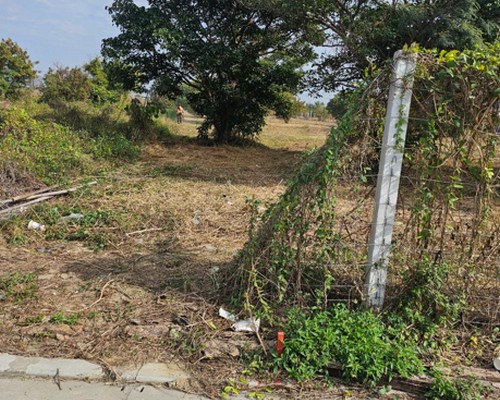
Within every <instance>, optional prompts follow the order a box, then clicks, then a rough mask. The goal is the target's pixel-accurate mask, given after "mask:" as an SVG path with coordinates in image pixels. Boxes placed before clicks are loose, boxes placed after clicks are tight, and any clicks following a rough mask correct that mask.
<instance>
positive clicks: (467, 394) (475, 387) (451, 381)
mask: <svg viewBox="0 0 500 400" xmlns="http://www.w3.org/2000/svg"><path fill="white" fill-rule="evenodd" d="M432 375H433V376H434V383H433V385H432V388H431V390H430V391H429V392H427V393H426V394H425V396H426V397H427V398H429V399H431V400H441V399H445V400H481V399H484V396H485V395H486V394H487V393H488V392H489V391H490V390H489V388H488V387H486V386H484V385H482V384H481V383H480V382H478V380H477V378H475V377H466V378H454V377H450V376H445V375H444V374H443V373H442V372H441V371H438V370H434V371H433V372H432Z"/></svg>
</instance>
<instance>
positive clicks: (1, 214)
mask: <svg viewBox="0 0 500 400" xmlns="http://www.w3.org/2000/svg"><path fill="white" fill-rule="evenodd" d="M95 184H97V182H95V181H94V182H89V183H87V184H85V185H78V186H75V187H72V188H69V189H65V190H58V191H56V192H48V193H46V192H45V191H44V192H43V193H36V192H33V193H29V194H26V195H21V196H17V197H13V198H12V199H8V200H2V201H1V202H0V204H12V203H17V202H19V201H21V200H27V202H25V203H21V204H16V205H14V206H12V207H9V208H5V209H3V210H0V218H2V219H4V218H5V217H6V216H10V215H12V214H18V213H22V212H24V211H25V208H26V207H27V206H30V205H33V204H36V203H40V202H42V201H46V200H49V199H52V198H54V197H56V196H61V195H63V194H68V193H72V192H75V191H77V190H78V189H81V188H83V187H86V186H92V185H95ZM51 189H54V187H50V188H47V190H51Z"/></svg>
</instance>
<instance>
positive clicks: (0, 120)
mask: <svg viewBox="0 0 500 400" xmlns="http://www.w3.org/2000/svg"><path fill="white" fill-rule="evenodd" d="M0 132H2V136H3V137H2V139H1V140H0V154H1V155H2V157H1V161H0V162H8V161H9V162H12V163H14V164H15V165H17V166H18V167H20V168H21V169H26V170H27V171H29V172H32V173H34V174H36V175H37V176H38V177H39V178H40V179H42V180H43V181H44V182H46V183H54V182H58V181H60V180H61V179H63V178H68V177H69V176H71V174H75V173H83V172H85V171H88V169H89V166H90V165H91V162H90V161H91V157H90V156H89V153H90V152H91V149H92V144H91V143H88V142H86V141H84V140H83V139H82V138H80V137H79V136H78V135H75V134H74V132H72V131H71V130H70V129H68V128H66V127H64V126H62V125H59V124H56V123H48V122H39V121H36V120H35V119H33V118H31V117H30V116H29V115H28V114H27V113H26V111H25V110H23V109H17V108H11V109H9V110H7V111H6V112H2V115H1V116H0Z"/></svg>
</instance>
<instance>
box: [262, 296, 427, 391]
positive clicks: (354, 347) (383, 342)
mask: <svg viewBox="0 0 500 400" xmlns="http://www.w3.org/2000/svg"><path fill="white" fill-rule="evenodd" d="M285 332H286V338H285V347H284V350H283V353H282V355H281V357H278V356H277V355H276V354H274V355H273V359H272V361H271V362H272V368H273V370H274V371H275V372H277V371H278V370H279V369H283V370H285V371H286V372H287V373H288V375H289V376H290V377H292V378H295V379H297V380H299V381H304V380H310V379H313V378H315V377H317V376H323V377H324V378H326V379H328V378H329V375H330V370H331V369H333V368H339V369H340V370H341V371H342V375H343V376H344V378H346V379H350V380H351V379H353V380H359V381H362V382H364V383H366V384H370V385H374V384H376V383H378V382H379V381H380V380H382V379H384V378H385V379H388V380H391V379H392V378H393V377H394V376H395V375H399V376H402V377H405V378H407V377H410V376H412V375H413V374H418V373H421V372H422V371H423V366H422V363H421V361H420V360H419V358H418V352H417V348H416V345H415V344H414V343H413V342H412V341H411V340H408V338H407V336H406V334H405V331H404V328H403V327H402V326H398V327H394V326H388V325H386V324H384V323H383V322H382V320H381V319H380V318H379V317H377V316H376V315H374V314H373V313H371V312H368V311H357V312H352V311H349V310H348V309H347V308H346V307H345V306H343V305H337V306H335V307H332V308H331V309H329V310H328V311H320V312H317V313H313V314H306V313H304V312H303V311H300V310H298V309H296V308H295V309H292V310H291V311H290V312H288V314H287V324H286V327H285Z"/></svg>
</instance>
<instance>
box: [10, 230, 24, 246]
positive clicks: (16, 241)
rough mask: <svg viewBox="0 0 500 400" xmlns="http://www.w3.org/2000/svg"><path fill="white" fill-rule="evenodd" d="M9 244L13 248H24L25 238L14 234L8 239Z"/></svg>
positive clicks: (17, 233) (16, 233)
mask: <svg viewBox="0 0 500 400" xmlns="http://www.w3.org/2000/svg"><path fill="white" fill-rule="evenodd" d="M9 244H12V245H14V246H24V245H25V244H26V236H24V235H23V234H22V233H20V232H14V233H13V234H12V235H11V236H10V237H9Z"/></svg>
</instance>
